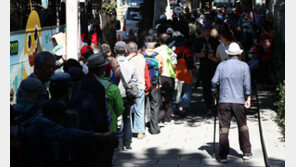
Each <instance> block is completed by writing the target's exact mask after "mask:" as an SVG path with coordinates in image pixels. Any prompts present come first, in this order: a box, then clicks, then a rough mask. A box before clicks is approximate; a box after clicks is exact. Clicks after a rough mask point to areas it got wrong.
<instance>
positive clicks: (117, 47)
mask: <svg viewBox="0 0 296 167" xmlns="http://www.w3.org/2000/svg"><path fill="white" fill-rule="evenodd" d="M114 48H115V50H119V51H125V50H126V43H125V42H123V41H118V42H116V43H115V47H114Z"/></svg>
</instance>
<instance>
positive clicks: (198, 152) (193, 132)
mask: <svg viewBox="0 0 296 167" xmlns="http://www.w3.org/2000/svg"><path fill="white" fill-rule="evenodd" d="M258 94H259V102H260V105H261V109H262V110H261V121H262V126H263V134H264V137H265V138H264V139H265V145H266V149H267V153H268V156H269V160H270V163H271V166H273V167H274V166H284V163H285V143H284V141H282V134H281V132H280V128H279V126H278V125H277V122H276V113H275V112H274V111H273V110H272V95H271V94H270V93H268V92H266V91H259V92H258ZM253 105H254V103H253ZM254 113H255V112H254V111H252V110H250V111H249V112H248V116H247V117H248V118H247V121H248V122H247V124H248V126H249V129H250V139H251V144H252V152H253V154H254V157H253V158H252V159H251V160H249V161H243V160H242V152H241V151H240V148H239V143H238V129H237V124H236V122H235V119H234V118H233V120H232V122H231V129H230V133H229V142H230V147H231V148H230V155H229V156H228V160H229V161H228V163H227V164H221V163H219V162H217V160H215V159H213V158H212V157H211V154H212V145H213V127H214V118H213V117H206V112H205V111H203V100H202V89H201V87H199V88H197V89H193V98H192V106H191V110H190V111H189V113H188V116H187V117H186V118H183V119H181V118H174V119H173V121H172V122H171V123H169V124H167V125H164V126H161V133H160V134H159V135H151V134H149V133H148V131H146V137H145V138H144V139H137V138H133V143H132V148H133V149H132V150H131V151H126V152H124V151H118V150H117V151H116V153H115V155H114V166H115V167H134V166H139V167H140V166H141V167H144V166H149V167H152V166H155V167H195V166H196V167H197V166H200V167H203V166H224V167H227V166H232V167H235V166H244V167H245V166H256V167H257V166H265V165H264V160H263V154H262V151H261V143H260V136H259V129H258V118H257V114H254ZM217 123H218V121H217ZM217 128H218V124H217ZM218 140H219V134H218V132H217V134H216V142H217V141H218ZM216 151H217V153H216V154H218V144H217V143H216Z"/></svg>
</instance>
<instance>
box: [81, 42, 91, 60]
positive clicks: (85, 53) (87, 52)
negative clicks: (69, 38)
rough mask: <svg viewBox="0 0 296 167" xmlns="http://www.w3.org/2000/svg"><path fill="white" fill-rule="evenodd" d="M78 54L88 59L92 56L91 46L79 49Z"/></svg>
mask: <svg viewBox="0 0 296 167" xmlns="http://www.w3.org/2000/svg"><path fill="white" fill-rule="evenodd" d="M80 54H81V55H82V56H83V57H84V58H86V59H87V58H88V57H89V56H90V55H92V54H94V52H93V49H92V47H91V46H88V45H84V46H83V47H82V48H81V49H80Z"/></svg>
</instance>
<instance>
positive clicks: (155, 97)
mask: <svg viewBox="0 0 296 167" xmlns="http://www.w3.org/2000/svg"><path fill="white" fill-rule="evenodd" d="M145 45H146V50H145V51H143V52H141V53H140V54H139V56H143V57H144V58H146V62H147V63H148V61H149V60H150V61H151V59H152V60H153V59H156V61H157V62H158V70H159V73H158V74H156V72H155V71H154V72H155V76H150V77H151V78H150V83H151V88H150V91H149V95H148V96H149V101H150V109H151V117H150V126H149V132H150V133H151V134H159V133H160V128H159V126H158V113H159V109H160V105H161V94H160V82H159V77H160V76H159V74H161V73H162V67H163V59H162V57H161V55H160V54H158V53H157V52H155V51H154V48H155V45H156V39H155V37H154V36H153V35H147V36H146V37H145ZM149 70H153V69H149ZM154 77H155V78H154ZM154 80H156V84H155V85H153V84H154Z"/></svg>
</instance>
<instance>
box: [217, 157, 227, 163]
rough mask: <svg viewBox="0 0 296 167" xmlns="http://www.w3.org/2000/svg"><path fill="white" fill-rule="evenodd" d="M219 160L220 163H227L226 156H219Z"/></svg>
mask: <svg viewBox="0 0 296 167" xmlns="http://www.w3.org/2000/svg"><path fill="white" fill-rule="evenodd" d="M219 162H221V163H227V157H220V158H219Z"/></svg>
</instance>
